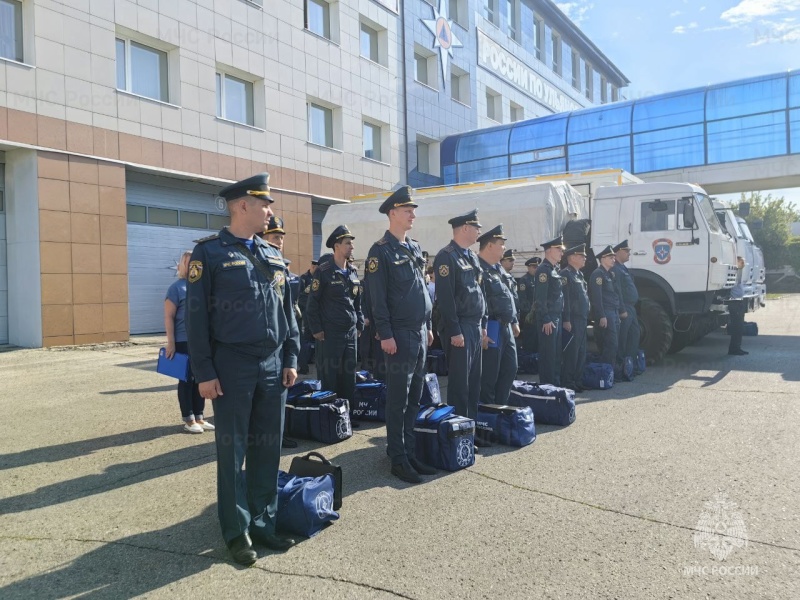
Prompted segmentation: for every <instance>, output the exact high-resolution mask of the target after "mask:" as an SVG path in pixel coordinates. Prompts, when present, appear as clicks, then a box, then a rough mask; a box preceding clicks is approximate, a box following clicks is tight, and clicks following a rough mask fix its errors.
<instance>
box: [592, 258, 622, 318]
mask: <svg viewBox="0 0 800 600" xmlns="http://www.w3.org/2000/svg"><path fill="white" fill-rule="evenodd" d="M589 299H590V300H591V301H592V314H593V315H594V318H595V319H602V318H603V317H605V316H606V313H609V312H622V310H621V306H622V305H621V304H620V301H619V295H618V293H617V286H616V283H615V282H614V271H613V269H612V270H610V271H606V270H605V269H604V268H603V267H597V268H596V269H595V270H594V272H593V273H592V276H591V277H590V278H589Z"/></svg>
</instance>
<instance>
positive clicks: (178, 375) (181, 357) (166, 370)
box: [156, 348, 189, 381]
mask: <svg viewBox="0 0 800 600" xmlns="http://www.w3.org/2000/svg"><path fill="white" fill-rule="evenodd" d="M156 371H158V372H159V373H161V374H162V375H167V376H169V377H174V378H175V379H180V380H181V381H189V355H188V354H181V353H180V352H176V353H175V354H174V355H173V356H172V358H171V359H169V358H167V350H166V348H161V350H159V351H158V365H157V366H156Z"/></svg>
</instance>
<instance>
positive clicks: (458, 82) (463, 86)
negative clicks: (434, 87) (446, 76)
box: [450, 65, 470, 106]
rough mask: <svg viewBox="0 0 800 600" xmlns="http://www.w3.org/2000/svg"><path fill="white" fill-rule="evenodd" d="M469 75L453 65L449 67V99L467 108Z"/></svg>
mask: <svg viewBox="0 0 800 600" xmlns="http://www.w3.org/2000/svg"><path fill="white" fill-rule="evenodd" d="M469 96H470V87H469V73H467V72H466V71H464V70H463V69H459V68H458V67H457V66H455V65H453V66H451V67H450V97H451V98H452V99H453V100H455V101H456V102H460V103H461V104H466V105H467V106H469Z"/></svg>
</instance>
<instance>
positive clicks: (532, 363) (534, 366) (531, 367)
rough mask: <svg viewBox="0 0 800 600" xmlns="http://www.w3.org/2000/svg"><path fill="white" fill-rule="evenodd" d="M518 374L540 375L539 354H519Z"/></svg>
mask: <svg viewBox="0 0 800 600" xmlns="http://www.w3.org/2000/svg"><path fill="white" fill-rule="evenodd" d="M517 373H524V374H525V375H538V373H539V354H538V353H536V352H524V351H521V350H520V351H518V352H517Z"/></svg>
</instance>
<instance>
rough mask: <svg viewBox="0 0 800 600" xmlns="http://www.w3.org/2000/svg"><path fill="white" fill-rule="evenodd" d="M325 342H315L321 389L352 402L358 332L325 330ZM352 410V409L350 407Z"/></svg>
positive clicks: (354, 386)
mask: <svg viewBox="0 0 800 600" xmlns="http://www.w3.org/2000/svg"><path fill="white" fill-rule="evenodd" d="M324 331H325V340H324V341H322V342H320V341H317V351H316V354H317V376H318V377H319V378H320V380H321V381H322V389H323V390H328V391H331V392H336V395H337V396H338V397H339V398H347V399H348V400H349V401H350V403H351V404H352V402H353V395H354V392H355V389H356V344H357V343H358V332H357V331H356V328H355V327H352V328H351V329H350V330H349V331H335V330H329V329H325V330H324ZM351 408H352V407H351Z"/></svg>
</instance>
